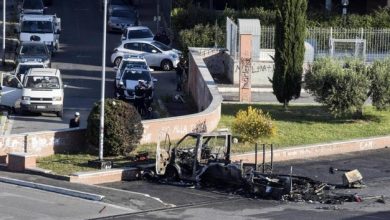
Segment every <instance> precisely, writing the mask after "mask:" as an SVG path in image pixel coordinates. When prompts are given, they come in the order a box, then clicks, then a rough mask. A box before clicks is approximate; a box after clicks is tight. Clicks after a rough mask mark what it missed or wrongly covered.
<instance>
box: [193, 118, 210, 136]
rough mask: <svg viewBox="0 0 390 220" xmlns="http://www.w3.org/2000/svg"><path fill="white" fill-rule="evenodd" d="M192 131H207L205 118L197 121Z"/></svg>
mask: <svg viewBox="0 0 390 220" xmlns="http://www.w3.org/2000/svg"><path fill="white" fill-rule="evenodd" d="M192 132H196V133H201V132H207V125H206V120H204V121H202V122H198V123H197V124H196V125H195V127H194V128H193V129H192Z"/></svg>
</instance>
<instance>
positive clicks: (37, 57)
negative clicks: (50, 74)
mask: <svg viewBox="0 0 390 220" xmlns="http://www.w3.org/2000/svg"><path fill="white" fill-rule="evenodd" d="M16 53H17V56H16V64H18V63H26V62H41V63H43V64H44V67H51V53H50V51H49V49H48V48H47V46H46V44H45V43H43V42H29V41H26V42H21V43H20V45H19V47H18V48H17V49H16Z"/></svg>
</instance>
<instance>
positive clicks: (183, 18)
mask: <svg viewBox="0 0 390 220" xmlns="http://www.w3.org/2000/svg"><path fill="white" fill-rule="evenodd" d="M216 19H218V13H216V12H215V11H214V10H209V9H204V8H197V7H195V6H193V5H190V6H189V7H187V8H175V9H173V10H172V12H171V22H172V27H173V28H174V32H175V33H179V32H180V30H184V29H192V28H193V27H195V25H198V24H203V25H206V24H214V23H215V20H216Z"/></svg>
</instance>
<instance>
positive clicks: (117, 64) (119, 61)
mask: <svg viewBox="0 0 390 220" xmlns="http://www.w3.org/2000/svg"><path fill="white" fill-rule="evenodd" d="M121 61H122V57H117V58H115V60H114V66H116V67H119V64H121Z"/></svg>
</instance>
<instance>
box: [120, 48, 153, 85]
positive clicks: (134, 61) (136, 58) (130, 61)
mask: <svg viewBox="0 0 390 220" xmlns="http://www.w3.org/2000/svg"><path fill="white" fill-rule="evenodd" d="M126 68H141V69H146V70H149V71H153V69H150V68H149V66H148V63H147V62H146V60H145V58H144V57H143V56H140V55H125V56H124V57H123V59H122V61H121V63H120V64H119V67H114V69H115V70H116V75H115V89H117V88H119V80H120V78H121V77H122V74H123V72H124V70H125V69H126Z"/></svg>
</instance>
